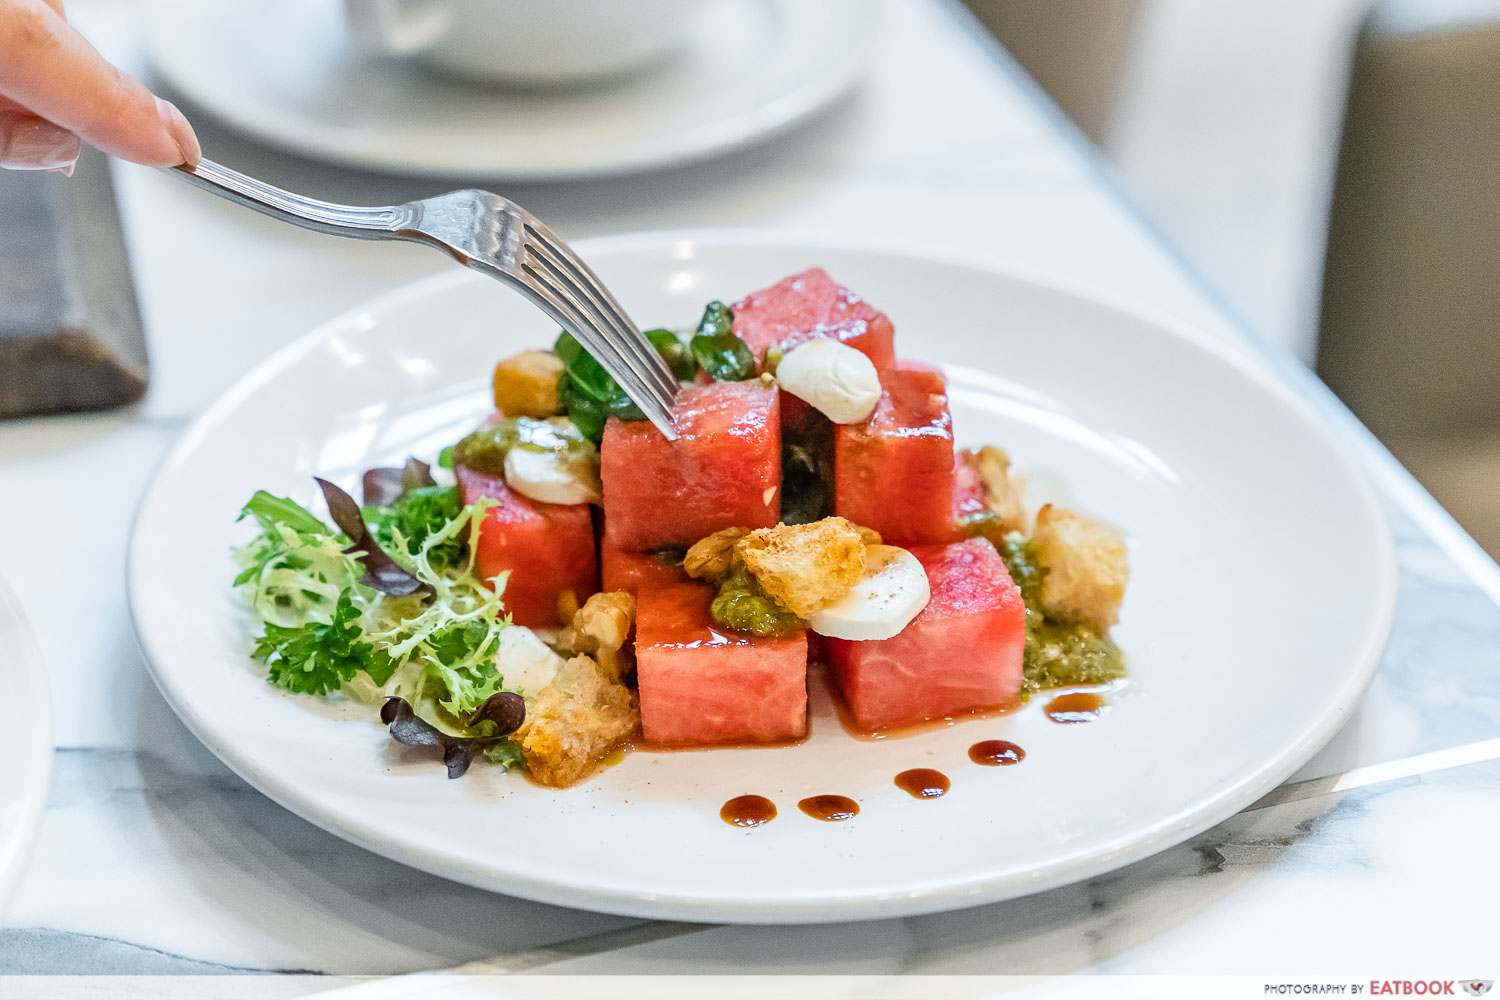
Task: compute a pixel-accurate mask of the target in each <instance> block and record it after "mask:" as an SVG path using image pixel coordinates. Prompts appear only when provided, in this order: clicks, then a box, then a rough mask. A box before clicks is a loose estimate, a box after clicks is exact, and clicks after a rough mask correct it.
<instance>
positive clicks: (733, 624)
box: [709, 560, 807, 635]
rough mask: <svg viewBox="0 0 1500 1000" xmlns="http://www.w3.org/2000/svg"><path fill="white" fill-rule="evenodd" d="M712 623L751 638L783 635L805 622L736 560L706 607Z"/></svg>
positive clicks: (803, 624) (804, 625)
mask: <svg viewBox="0 0 1500 1000" xmlns="http://www.w3.org/2000/svg"><path fill="white" fill-rule="evenodd" d="M709 614H710V615H712V616H713V620H714V621H716V622H718V623H719V624H720V625H723V626H724V627H725V628H732V629H735V630H737V631H740V632H749V633H751V634H752V635H783V634H785V633H787V632H790V631H792V630H793V629H798V628H804V627H806V625H807V623H806V622H804V621H803V620H802V619H801V618H798V617H797V616H796V615H794V614H792V613H791V612H790V611H788V610H786V609H785V608H783V607H782V606H781V605H779V604H777V603H776V602H775V601H774V600H772V599H771V596H770V595H769V594H767V593H766V592H765V591H764V590H762V589H761V587H760V584H758V583H756V582H755V577H753V576H751V575H750V573H749V571H748V570H746V569H745V567H744V564H742V563H740V562H739V561H738V560H736V561H735V563H734V565H733V566H732V567H731V568H730V570H729V576H727V577H725V579H724V582H723V583H722V584H720V586H719V593H718V596H717V597H715V598H714V601H713V604H712V605H710V606H709Z"/></svg>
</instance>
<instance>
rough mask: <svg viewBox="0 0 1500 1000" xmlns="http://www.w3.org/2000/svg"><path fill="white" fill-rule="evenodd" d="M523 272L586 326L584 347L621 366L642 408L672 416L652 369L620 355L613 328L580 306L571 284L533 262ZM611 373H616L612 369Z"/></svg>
mask: <svg viewBox="0 0 1500 1000" xmlns="http://www.w3.org/2000/svg"><path fill="white" fill-rule="evenodd" d="M521 272H522V274H523V275H524V276H525V277H526V279H527V281H528V283H529V284H530V285H531V286H533V287H538V288H541V289H543V290H545V291H546V293H547V294H548V296H549V297H550V298H551V299H552V300H553V301H556V302H559V303H561V304H562V305H563V306H564V307H565V308H566V309H567V310H568V312H569V314H570V315H573V316H575V317H577V318H578V319H579V321H581V322H582V323H583V324H584V327H585V331H584V332H585V335H586V336H587V337H588V338H589V342H587V343H586V345H585V346H587V347H588V348H589V349H590V351H591V352H592V353H594V354H595V356H596V357H598V358H599V359H600V360H601V361H602V362H605V363H606V365H607V363H608V362H609V361H610V360H611V359H613V360H615V361H616V362H618V365H617V367H619V368H620V369H621V371H620V373H619V374H620V376H621V378H620V381H621V383H622V385H624V387H625V389H626V391H627V392H629V393H630V395H631V398H632V399H635V401H636V402H637V403H640V404H642V406H643V408H644V406H645V404H646V403H648V402H649V403H651V404H653V405H655V406H656V407H657V408H658V409H659V410H660V411H661V412H663V413H670V412H671V400H670V399H669V398H665V397H664V394H663V393H661V392H660V391H659V390H658V388H657V387H656V386H654V385H653V384H652V382H651V380H650V376H649V371H650V369H649V368H648V367H647V366H645V365H643V364H642V363H641V362H640V360H639V359H637V358H634V357H631V356H628V355H622V354H621V353H620V351H619V345H618V343H617V337H616V335H615V334H614V332H613V330H612V329H611V327H610V326H609V325H608V324H607V323H605V322H602V321H601V320H600V318H599V317H598V316H596V315H594V314H593V313H592V311H591V310H590V309H589V308H587V306H586V305H585V304H584V303H582V302H580V296H579V295H578V294H577V292H576V290H575V289H574V288H573V286H572V284H571V283H570V282H568V281H566V280H565V279H564V278H562V277H560V276H558V275H557V274H555V273H553V272H552V271H551V269H550V268H549V267H547V266H546V265H545V262H541V264H540V265H539V263H538V262H537V261H534V260H527V261H524V262H523V263H522V265H521ZM607 366H608V365H607ZM611 370H612V371H613V368H611ZM643 397H644V398H643Z"/></svg>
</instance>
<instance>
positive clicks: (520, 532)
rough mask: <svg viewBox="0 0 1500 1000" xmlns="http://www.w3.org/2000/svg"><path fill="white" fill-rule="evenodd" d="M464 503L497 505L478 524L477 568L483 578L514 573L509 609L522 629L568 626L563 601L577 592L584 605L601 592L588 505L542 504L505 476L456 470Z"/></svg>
mask: <svg viewBox="0 0 1500 1000" xmlns="http://www.w3.org/2000/svg"><path fill="white" fill-rule="evenodd" d="M453 473H454V476H455V477H456V478H457V480H458V489H459V495H460V496H461V497H462V499H463V502H464V503H465V504H471V503H474V502H475V501H477V500H479V499H481V498H484V497H488V498H489V499H491V500H495V501H498V505H497V506H494V507H491V508H490V509H489V510H488V511H487V512H486V513H485V515H484V520H483V521H482V522H480V525H479V541H478V544H477V545H476V551H475V553H474V564H475V565H474V569H475V572H476V573H477V574H478V576H479V577H480V578H481V579H484V580H488V579H489V578H490V577H492V576H495V575H496V574H499V573H502V572H505V571H507V570H508V571H509V572H510V577H509V579H508V580H507V582H506V584H505V609H506V610H507V611H509V612H510V614H511V618H512V620H513V621H514V622H515V623H516V624H517V625H526V626H528V627H547V626H552V625H562V624H566V623H565V622H563V621H562V620H561V618H560V617H559V615H558V610H557V604H558V599H559V598H560V597H562V595H563V592H564V591H572V592H573V597H574V598H575V599H577V601H578V602H579V603H582V602H583V601H584V600H586V599H587V598H588V597H589V595H590V594H593V593H596V592H597V591H598V590H599V568H598V564H597V562H596V561H595V558H594V521H593V516H592V514H591V512H590V507H589V505H588V504H586V503H579V504H555V503H539V502H537V501H535V500H532V499H530V498H528V497H524V496H522V495H521V494H519V493H517V492H515V491H514V490H512V489H511V488H510V487H509V486H506V485H505V478H504V477H503V476H494V475H488V474H486V473H483V472H478V471H476V470H474V469H469V468H465V467H464V466H462V465H460V466H456V467H455V468H454V470H453Z"/></svg>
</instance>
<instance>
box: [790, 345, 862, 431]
mask: <svg viewBox="0 0 1500 1000" xmlns="http://www.w3.org/2000/svg"><path fill="white" fill-rule="evenodd" d="M776 384H777V385H779V386H781V387H782V388H783V389H785V390H786V391H787V392H789V393H791V394H792V395H793V396H796V397H797V398H798V399H801V400H804V401H806V402H807V403H808V404H810V405H811V406H812V407H813V408H814V409H816V410H817V411H818V412H820V413H822V414H823V415H824V416H826V417H827V418H828V419H829V420H832V421H833V422H834V423H836V424H857V423H860V422H862V421H865V420H868V419H869V418H870V414H871V413H873V412H875V404H876V403H878V402H880V375H879V373H878V372H876V371H875V363H874V362H873V361H871V360H870V359H869V358H867V357H866V356H865V355H864V354H862V353H860V352H859V351H856V350H855V349H854V348H852V347H850V346H849V345H848V344H843V343H840V342H839V341H837V340H830V339H827V338H823V339H819V340H810V341H808V342H807V343H805V344H801V345H799V346H797V347H794V348H792V349H791V350H790V351H788V352H787V354H786V357H784V358H782V359H781V364H779V365H777V366H776Z"/></svg>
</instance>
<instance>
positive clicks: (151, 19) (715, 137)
mask: <svg viewBox="0 0 1500 1000" xmlns="http://www.w3.org/2000/svg"><path fill="white" fill-rule="evenodd" d="M763 2H768V3H773V4H777V5H779V6H791V5H793V4H794V3H795V0H763ZM841 2H843V3H844V4H845V6H846V7H847V9H848V11H850V12H853V13H854V14H855V16H854V17H852V18H851V19H850V25H851V28H850V31H849V32H848V34H847V39H846V43H845V45H844V46H843V48H842V49H841V50H840V52H839V55H840V56H841V57H842V58H840V59H837V60H829V62H828V63H827V65H826V67H825V68H824V71H823V72H822V73H820V74H819V75H818V76H816V77H815V78H813V80H812V81H811V82H810V83H808V84H807V85H806V86H803V87H801V88H799V89H795V90H792V91H790V92H788V93H784V94H779V95H777V97H776V99H775V100H774V101H772V102H770V103H769V105H768V107H769V108H770V110H769V111H767V110H766V109H765V108H762V109H760V110H758V111H755V112H746V113H743V114H740V115H735V116H733V117H731V118H730V119H727V122H728V123H729V125H733V126H734V127H728V125H726V123H725V122H723V121H721V122H716V123H715V124H714V125H713V127H711V128H710V127H704V128H700V129H696V130H694V132H693V133H692V135H693V141H691V142H688V143H681V142H678V143H675V144H674V143H657V144H654V145H652V146H651V147H649V148H648V149H647V151H646V152H644V153H642V154H640V155H636V156H632V157H626V158H614V159H610V158H602V159H600V158H595V159H592V160H589V159H585V160H582V161H579V162H575V163H563V164H554V165H553V166H551V167H548V168H541V167H525V166H515V167H507V166H505V165H503V164H498V165H481V164H472V165H468V166H465V167H462V168H455V167H453V166H452V165H450V164H447V163H445V162H443V160H442V158H441V157H440V154H438V153H434V154H432V155H430V156H429V155H426V154H419V155H417V156H415V157H412V156H396V155H382V154H381V153H380V152H378V151H370V150H361V149H349V148H347V147H340V146H337V145H335V144H332V143H325V142H320V141H318V140H317V139H316V138H315V136H316V134H317V133H316V131H314V132H313V133H309V134H303V133H302V132H301V131H297V130H290V131H289V130H287V129H283V128H277V127H274V126H271V125H268V124H265V123H264V122H261V121H257V120H256V119H255V118H253V117H251V116H249V115H247V114H245V113H244V112H243V110H242V106H241V105H236V104H235V103H234V102H232V101H225V100H221V99H220V98H219V96H218V94H217V92H216V91H209V92H208V93H207V94H205V92H204V91H203V90H202V89H201V88H199V87H198V86H196V85H194V84H193V82H192V80H193V79H194V75H193V74H190V73H184V72H183V71H182V65H181V63H180V62H179V61H178V60H177V59H176V57H174V56H173V55H172V54H171V53H172V52H173V51H175V49H176V47H175V46H168V45H165V44H163V42H162V38H161V36H162V33H163V32H165V31H166V30H167V29H166V28H164V27H163V25H164V23H165V22H166V21H167V20H168V19H167V18H165V17H164V15H163V14H162V13H161V12H162V11H164V10H166V9H167V8H168V7H170V6H173V5H179V6H180V5H181V4H182V3H183V0H152V2H151V3H149V4H148V5H147V10H146V14H147V23H146V50H147V53H146V54H147V61H148V64H149V66H150V68H151V70H152V71H153V72H154V73H156V74H158V75H159V76H160V78H161V79H162V81H163V82H164V83H165V84H166V85H167V86H168V87H169V88H170V89H171V90H173V91H175V92H176V93H177V94H178V95H179V96H181V97H182V98H185V99H186V100H187V101H189V102H191V103H192V104H194V105H196V106H197V107H199V108H201V109H203V110H204V111H205V112H207V113H208V114H210V115H212V116H213V117H214V118H215V119H217V120H218V121H219V123H220V124H222V125H225V126H227V127H229V128H231V129H232V130H234V131H236V132H238V133H239V134H241V135H244V136H248V137H249V138H251V139H254V140H257V141H260V142H264V143H266V144H267V145H269V146H273V147H275V148H277V149H281V150H284V151H286V152H290V153H294V154H297V155H300V156H305V157H308V158H310V159H313V160H316V161H318V162H322V163H331V164H336V165H340V166H346V167H356V168H360V169H365V170H371V171H377V172H381V173H386V174H390V175H393V176H399V177H413V178H427V179H433V178H438V179H442V178H458V177H467V178H474V179H480V180H486V181H510V182H513V183H545V182H552V181H575V180H591V179H604V178H610V177H626V176H632V175H637V174H646V173H650V172H652V171H656V170H664V169H670V168H673V167H682V166H688V165H691V164H695V163H700V162H702V161H705V160H712V159H713V158H715V157H718V156H722V155H725V154H728V153H732V152H734V151H736V150H741V149H745V148H748V147H750V146H753V145H755V144H756V143H758V142H762V141H765V140H767V139H770V138H773V137H775V136H777V135H779V134H780V133H782V132H784V131H786V130H788V129H790V128H792V127H793V126H795V125H797V124H798V123H800V122H802V121H804V120H805V119H807V118H809V117H811V116H813V115H815V114H817V113H818V112H819V111H821V110H823V109H825V108H827V107H830V106H831V105H833V104H835V103H836V102H837V101H838V100H839V99H840V98H841V97H843V96H844V95H845V94H847V93H848V92H850V91H851V90H853V89H854V87H855V86H856V85H857V84H858V83H859V82H860V80H861V79H863V78H864V76H865V75H866V72H867V70H868V68H869V64H870V59H871V53H873V51H874V45H873V44H871V42H872V40H873V39H874V38H875V36H876V35H877V33H878V31H879V27H880V24H879V22H880V18H879V16H878V14H879V12H878V11H877V10H876V7H877V5H874V4H861V3H859V2H858V0H841ZM194 6H197V5H196V4H195V5H194ZM210 6H211V5H210ZM309 135H311V136H314V137H312V138H310V137H309Z"/></svg>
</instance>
